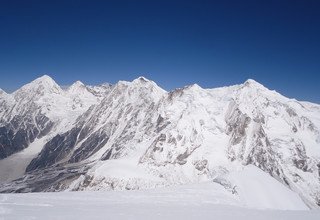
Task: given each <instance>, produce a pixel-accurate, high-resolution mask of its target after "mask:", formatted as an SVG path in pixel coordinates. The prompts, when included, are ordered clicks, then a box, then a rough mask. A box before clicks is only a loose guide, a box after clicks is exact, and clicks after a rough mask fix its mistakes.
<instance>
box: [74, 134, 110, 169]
mask: <svg viewBox="0 0 320 220" xmlns="http://www.w3.org/2000/svg"><path fill="white" fill-rule="evenodd" d="M108 140H109V137H108V136H107V135H106V134H105V133H104V132H103V130H102V129H100V130H99V131H97V132H95V133H94V134H93V135H91V136H90V137H89V138H87V139H86V140H85V141H84V142H83V143H82V144H81V146H80V147H79V148H78V149H76V150H75V151H74V153H73V155H72V156H71V158H70V160H69V162H71V163H75V162H79V161H82V160H84V159H87V158H89V157H90V156H92V155H93V154H95V153H96V152H97V151H98V150H100V149H101V147H103V146H104V145H105V144H106V143H107V142H108Z"/></svg>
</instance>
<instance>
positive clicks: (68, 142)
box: [26, 128, 80, 172]
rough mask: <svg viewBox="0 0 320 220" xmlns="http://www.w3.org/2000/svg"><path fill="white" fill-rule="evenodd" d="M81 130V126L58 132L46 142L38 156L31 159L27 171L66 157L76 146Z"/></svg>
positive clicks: (43, 166) (46, 165)
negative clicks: (61, 132) (62, 132)
mask: <svg viewBox="0 0 320 220" xmlns="http://www.w3.org/2000/svg"><path fill="white" fill-rule="evenodd" d="M79 131H80V129H79V128H73V129H72V130H70V131H68V132H66V133H64V134H58V135H57V136H55V137H54V138H52V139H51V140H50V141H49V142H48V143H46V144H45V146H44V147H43V150H42V151H41V152H40V154H39V155H38V157H36V158H35V159H33V160H32V161H31V163H30V164H29V165H28V167H27V169H26V171H27V172H30V171H32V170H36V169H39V168H45V167H48V166H50V165H53V164H54V163H56V162H58V161H60V160H62V159H64V158H65V157H66V156H67V155H68V154H69V153H70V152H71V151H72V149H73V148H74V146H75V144H76V141H77V137H78V134H79Z"/></svg>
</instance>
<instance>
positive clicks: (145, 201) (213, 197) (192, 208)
mask: <svg viewBox="0 0 320 220" xmlns="http://www.w3.org/2000/svg"><path fill="white" fill-rule="evenodd" d="M276 190H277V189H276ZM294 201H295V202H297V203H296V207H298V208H299V209H301V210H274V209H254V208H249V207H244V206H241V205H239V201H237V200H235V198H233V197H232V196H231V195H225V192H224V191H223V188H222V187H221V186H220V185H218V184H215V183H201V184H195V185H184V186H175V187H169V188H158V189H153V190H137V191H108V192H58V193H31V194H30V193H29V194H0V219H4V220H16V219H17V220H18V219H26V220H29V219H30V220H31V219H47V220H51V219H52V220H53V219H77V220H82V219H117V220H118V219H119V220H122V219H123V220H127V219H139V220H144V219H145V220H149V219H155V220H157V219H159V220H163V219H168V220H170V219H174V220H175V219H201V220H205V219H226V220H228V219H230V220H234V219H239V220H250V219H255V220H256V219H266V220H269V219H273V220H276V219H290V220H295V219H310V220H312V219H319V218H320V211H319V210H311V211H310V210H304V209H305V207H303V203H301V201H300V202H299V201H297V200H294ZM269 202H270V204H271V202H272V201H269ZM283 202H284V201H283ZM292 203H294V202H292ZM276 205H277V204H275V205H274V207H275V208H279V207H277V206H276ZM282 208H283V207H282Z"/></svg>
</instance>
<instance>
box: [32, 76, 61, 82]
mask: <svg viewBox="0 0 320 220" xmlns="http://www.w3.org/2000/svg"><path fill="white" fill-rule="evenodd" d="M31 83H50V84H52V83H55V84H56V82H55V81H54V80H53V79H52V78H51V77H50V76H48V75H43V76H40V77H38V78H36V79H35V80H33V81H32V82H31Z"/></svg>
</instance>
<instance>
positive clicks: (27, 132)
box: [0, 114, 53, 159]
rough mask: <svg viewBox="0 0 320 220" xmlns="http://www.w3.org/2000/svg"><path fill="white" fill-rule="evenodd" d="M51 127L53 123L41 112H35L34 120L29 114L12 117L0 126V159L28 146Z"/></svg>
mask: <svg viewBox="0 0 320 220" xmlns="http://www.w3.org/2000/svg"><path fill="white" fill-rule="evenodd" d="M52 127H53V123H52V122H51V121H50V120H49V118H47V117H46V116H45V115H42V114H37V115H36V117H35V121H33V118H32V116H31V115H25V116H15V117H13V119H12V120H11V121H10V122H9V123H7V124H6V125H5V126H2V127H0V159H3V158H5V157H8V156H10V155H11V154H13V153H16V152H18V151H21V150H23V149H24V148H26V147H28V146H29V144H30V143H32V142H33V141H34V140H35V139H36V138H41V137H43V136H45V135H46V134H48V133H49V132H50V130H51V129H52Z"/></svg>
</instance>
